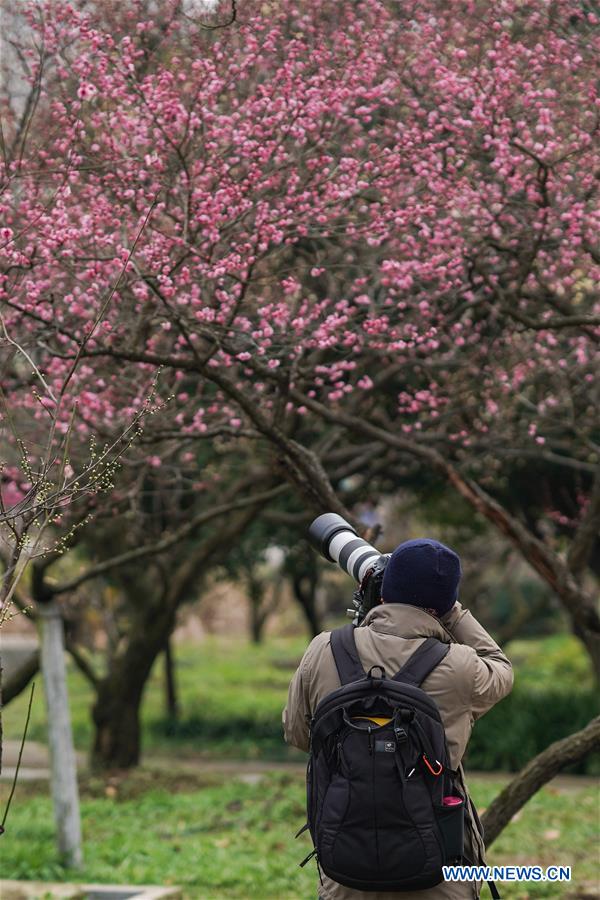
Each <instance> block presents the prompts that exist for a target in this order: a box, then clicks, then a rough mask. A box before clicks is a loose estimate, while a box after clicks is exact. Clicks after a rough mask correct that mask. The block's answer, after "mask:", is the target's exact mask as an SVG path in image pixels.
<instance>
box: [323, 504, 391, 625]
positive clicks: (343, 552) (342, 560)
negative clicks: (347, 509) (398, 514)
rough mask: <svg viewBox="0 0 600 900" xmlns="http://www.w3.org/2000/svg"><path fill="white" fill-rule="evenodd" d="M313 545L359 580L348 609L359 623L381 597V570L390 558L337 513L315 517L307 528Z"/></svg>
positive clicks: (353, 622) (350, 614)
mask: <svg viewBox="0 0 600 900" xmlns="http://www.w3.org/2000/svg"><path fill="white" fill-rule="evenodd" d="M308 536H309V539H310V542H311V544H312V545H313V547H314V548H315V549H316V550H318V551H319V553H321V555H322V556H324V557H325V559H327V560H329V562H336V563H337V564H338V566H339V567H340V568H341V569H343V570H344V572H346V573H347V574H348V575H350V577H351V578H354V580H355V581H358V588H357V589H356V590H355V592H354V597H353V600H352V602H353V604H354V605H353V608H352V609H348V610H347V612H348V615H349V616H350V617H351V618H352V620H353V621H352V624H353V625H360V623H361V622H362V620H363V619H364V617H365V616H366V615H367V613H368V612H369V610H371V609H373V607H374V606H377V604H378V603H379V602H380V600H381V583H382V581H383V573H384V572H385V567H386V566H387V564H388V560H389V558H390V554H389V553H380V552H379V550H377V549H376V548H375V547H373V546H372V545H371V544H369V543H368V541H365V540H363V539H362V538H361V537H359V536H358V533H357V531H356V529H354V528H353V527H352V525H350V524H349V523H348V522H346V520H345V519H343V518H342V517H341V516H338V514H337V513H324V514H323V515H322V516H318V517H317V518H316V519H315V520H314V522H313V523H312V524H311V526H310V528H309V529H308Z"/></svg>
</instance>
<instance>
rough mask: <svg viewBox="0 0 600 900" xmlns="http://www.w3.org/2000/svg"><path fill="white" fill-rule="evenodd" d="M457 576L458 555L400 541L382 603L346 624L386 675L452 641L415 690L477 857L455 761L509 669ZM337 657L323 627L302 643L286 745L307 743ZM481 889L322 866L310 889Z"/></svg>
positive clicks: (380, 895)
mask: <svg viewBox="0 0 600 900" xmlns="http://www.w3.org/2000/svg"><path fill="white" fill-rule="evenodd" d="M355 543H356V541H355ZM362 543H364V542H362ZM323 552H326V551H323ZM329 558H331V557H329ZM336 561H337V560H336ZM340 565H342V562H340ZM348 571H349V570H348ZM460 578H461V567H460V560H459V557H458V556H457V554H456V553H454V552H453V551H452V550H450V549H449V548H448V547H446V546H444V545H443V544H441V543H439V542H437V541H434V540H429V539H425V538H424V539H418V540H412V541H407V542H405V543H403V544H401V545H400V546H399V547H397V548H396V550H395V551H394V552H393V553H392V555H391V557H389V559H388V560H387V565H386V566H385V571H384V572H383V580H382V582H381V597H380V602H379V603H377V605H375V606H374V607H373V608H371V609H370V611H369V612H368V613H367V614H366V616H365V617H364V618H363V620H362V621H361V622H360V624H359V625H358V627H357V628H355V629H354V641H355V646H356V652H357V653H358V656H359V657H360V663H361V664H362V666H363V668H364V669H365V671H369V670H370V668H371V667H382V668H383V669H384V670H385V673H387V674H388V675H389V674H393V673H394V672H398V670H400V669H402V666H403V665H404V664H405V663H406V662H407V660H409V658H410V657H411V656H412V655H413V654H414V652H415V651H416V650H417V648H418V647H419V646H420V645H421V644H423V642H424V641H425V639H427V638H436V639H437V641H439V642H441V643H443V644H445V645H450V646H449V648H446V647H444V648H443V650H444V651H447V652H445V655H444V656H443V658H442V659H441V661H440V662H439V663H438V664H436V665H435V667H434V668H433V669H432V670H431V671H430V673H429V674H428V675H427V676H426V677H425V678H424V679H423V683H422V685H421V689H422V690H423V691H424V692H425V694H427V695H428V697H429V698H431V699H432V700H433V701H435V704H437V707H438V709H439V714H440V717H441V721H442V724H443V728H444V730H445V736H446V742H447V751H448V759H449V765H448V771H450V772H452V774H453V776H455V782H454V783H455V784H456V785H457V788H458V789H457V791H454V792H453V793H458V794H460V795H462V798H463V801H464V857H463V858H464V859H465V860H468V861H469V862H471V863H473V864H484V863H485V856H484V854H485V848H484V843H483V837H482V833H481V826H480V824H479V820H478V818H477V813H476V812H475V811H474V807H473V804H472V802H471V800H470V798H469V795H468V789H467V787H466V785H465V783H464V773H463V770H462V767H461V765H460V764H461V759H462V757H463V755H464V753H465V750H466V747H467V743H468V741H469V737H470V734H471V729H472V727H473V723H474V721H475V720H476V719H478V718H479V717H480V716H482V715H483V714H484V713H486V712H487V711H488V710H489V709H491V707H492V706H494V704H496V703H497V702H498V701H499V700H501V699H502V698H503V697H505V696H506V695H507V694H508V693H510V690H511V688H512V684H513V673H512V667H511V664H510V662H509V660H508V659H507V657H506V656H505V655H504V653H503V652H502V650H501V649H500V647H499V646H498V645H497V644H496V642H495V641H494V640H493V639H492V638H491V637H490V635H489V634H488V633H487V632H486V630H485V629H484V628H483V627H482V626H481V625H480V624H479V622H478V621H477V620H476V619H475V618H474V616H473V615H471V613H470V612H469V611H468V610H466V609H464V608H463V607H462V606H461V604H460V602H459V601H458V599H457V596H458V586H459V582H460ZM336 663H337V659H334V655H333V652H332V649H331V636H330V633H329V632H323V633H322V634H320V635H318V636H317V637H316V638H315V639H314V640H313V641H312V642H311V644H310V646H309V647H308V649H307V650H306V652H305V654H304V656H303V658H302V660H301V662H300V665H299V667H298V669H297V671H296V673H295V675H294V677H293V679H292V681H291V684H290V687H289V694H288V702H287V706H286V708H285V710H284V712H283V726H284V733H285V739H286V741H287V742H288V743H289V744H292V745H293V746H295V747H298V748H300V749H302V750H305V751H308V750H309V736H310V725H311V720H313V716H314V713H315V710H316V709H317V706H318V704H319V703H320V701H322V700H323V698H326V697H327V696H328V695H329V694H331V693H332V692H335V691H336V690H339V689H340V676H339V674H338V672H339V666H336ZM385 673H384V674H385ZM373 721H375V720H373ZM370 739H371V734H370V729H369V741H370ZM386 749H387V747H386ZM373 758H374V757H373ZM441 758H442V757H441V756H440V759H441ZM452 770H454V771H452ZM409 774H412V773H409ZM417 774H419V773H417ZM425 774H427V773H425ZM434 774H435V773H434ZM411 784H412V782H411ZM368 840H369V838H368V836H367V841H368ZM375 840H377V838H376V837H375ZM378 858H379V850H378ZM480 890H481V882H453V883H450V882H444V881H442V882H441V883H439V884H436V885H435V886H434V887H430V888H428V889H426V890H409V891H406V890H402V891H401V892H399V891H392V892H388V890H383V891H377V892H374V891H363V890H356V889H354V888H352V887H348V886H345V885H342V884H339V883H337V882H336V881H334V880H333V879H332V878H330V877H327V875H326V874H323V875H322V878H321V882H320V883H319V890H318V893H319V898H320V900H417V898H422V900H429V898H432V900H438V898H439V900H442V898H446V900H463V898H464V900H468V898H469V900H472V898H477V897H479V896H480Z"/></svg>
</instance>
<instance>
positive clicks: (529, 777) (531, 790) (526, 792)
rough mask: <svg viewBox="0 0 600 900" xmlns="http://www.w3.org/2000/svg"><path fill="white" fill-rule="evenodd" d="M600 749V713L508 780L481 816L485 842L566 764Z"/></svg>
mask: <svg viewBox="0 0 600 900" xmlns="http://www.w3.org/2000/svg"><path fill="white" fill-rule="evenodd" d="M598 749H600V716H596V718H595V719H592V720H591V722H589V723H588V724H587V725H586V727H585V728H583V729H582V730H581V731H577V732H575V734H571V735H569V737H566V738H563V739H562V740H560V741H555V742H554V743H553V744H550V746H549V747H546V749H545V750H543V751H542V752H541V753H538V755H537V756H534V758H533V759H532V760H530V761H529V762H528V763H527V765H526V766H525V768H524V769H522V770H521V771H520V772H519V774H518V775H517V776H516V777H515V778H513V780H512V781H511V782H510V783H509V784H507V786H506V787H505V788H504V790H503V791H501V792H500V793H499V794H498V796H497V797H496V798H495V799H494V800H493V802H492V803H491V804H490V806H489V807H488V808H487V809H486V811H485V814H484V815H483V816H482V817H481V818H482V824H483V827H484V829H485V843H486V847H489V846H490V844H491V843H492V841H495V840H496V838H497V837H498V835H499V834H500V832H501V831H502V829H503V828H505V827H506V825H507V824H508V823H509V822H510V820H511V818H512V817H513V816H514V814H515V813H516V812H518V811H519V810H520V809H521V807H522V806H524V805H525V804H526V803H527V801H528V800H529V798H530V797H533V795H534V794H535V793H536V792H537V791H539V789H540V788H541V787H543V786H544V785H545V784H546V783H547V782H548V781H550V780H551V779H552V778H554V776H555V775H556V773H557V772H560V770H561V769H564V767H565V766H569V765H572V764H573V763H576V762H579V761H580V760H582V759H584V758H585V757H586V756H587V755H588V754H589V753H592V752H593V751H594V750H598Z"/></svg>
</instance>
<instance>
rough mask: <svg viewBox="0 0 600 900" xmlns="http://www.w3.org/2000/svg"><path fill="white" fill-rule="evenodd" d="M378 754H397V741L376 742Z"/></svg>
mask: <svg viewBox="0 0 600 900" xmlns="http://www.w3.org/2000/svg"><path fill="white" fill-rule="evenodd" d="M375 752H376V753H395V752H396V741H375Z"/></svg>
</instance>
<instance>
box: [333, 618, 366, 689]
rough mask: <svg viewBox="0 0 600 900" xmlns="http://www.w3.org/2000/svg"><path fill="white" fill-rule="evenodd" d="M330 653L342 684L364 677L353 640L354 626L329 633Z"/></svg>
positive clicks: (347, 626) (349, 625) (346, 626)
mask: <svg viewBox="0 0 600 900" xmlns="http://www.w3.org/2000/svg"><path fill="white" fill-rule="evenodd" d="M331 652H332V653H333V658H334V660H335V665H336V668H337V670H338V675H339V676H340V681H341V682H342V684H350V682H352V681H359V680H360V679H361V678H364V677H365V670H364V669H363V667H362V663H361V661H360V657H359V655H358V651H357V649H356V641H355V640H354V625H351V624H348V625H344V626H343V627H342V628H336V629H335V630H334V631H332V632H331Z"/></svg>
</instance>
